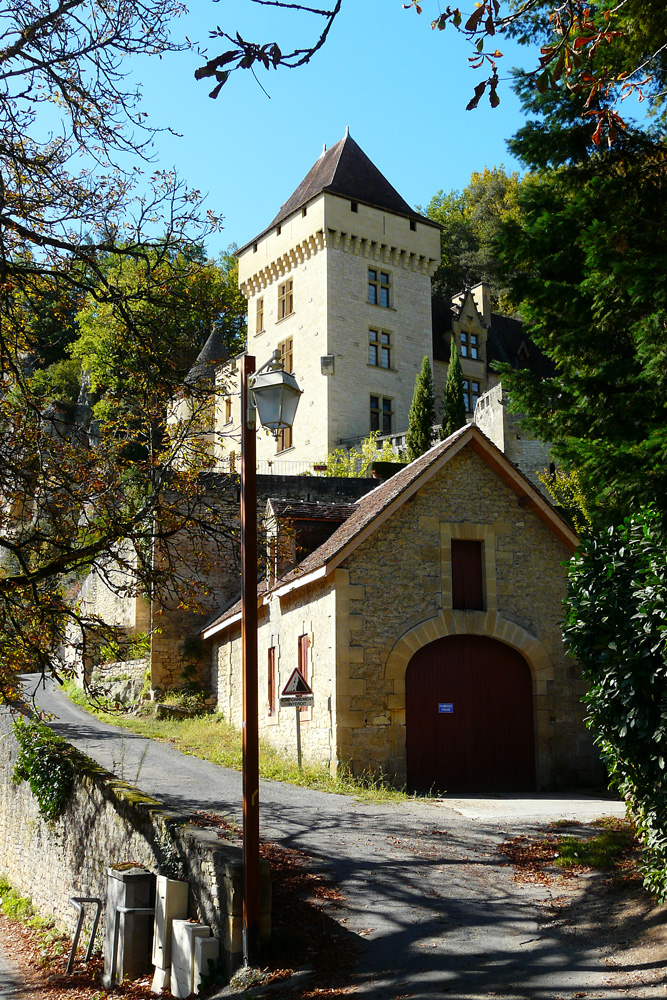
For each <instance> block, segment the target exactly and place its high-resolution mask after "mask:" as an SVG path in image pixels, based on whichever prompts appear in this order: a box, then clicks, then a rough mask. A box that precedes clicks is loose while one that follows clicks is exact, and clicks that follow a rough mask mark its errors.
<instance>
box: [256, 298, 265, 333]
mask: <svg viewBox="0 0 667 1000" xmlns="http://www.w3.org/2000/svg"><path fill="white" fill-rule="evenodd" d="M263 330H264V296H263V295H260V297H259V298H258V299H257V312H256V314H255V333H262V331H263Z"/></svg>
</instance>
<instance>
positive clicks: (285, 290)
mask: <svg viewBox="0 0 667 1000" xmlns="http://www.w3.org/2000/svg"><path fill="white" fill-rule="evenodd" d="M293 312H294V281H293V279H292V278H289V279H288V280H287V281H283V283H282V285H278V319H285V316H291V315H292V313H293Z"/></svg>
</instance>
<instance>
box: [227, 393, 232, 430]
mask: <svg viewBox="0 0 667 1000" xmlns="http://www.w3.org/2000/svg"><path fill="white" fill-rule="evenodd" d="M231 422H232V401H231V398H230V397H229V396H227V398H226V400H225V423H226V424H231Z"/></svg>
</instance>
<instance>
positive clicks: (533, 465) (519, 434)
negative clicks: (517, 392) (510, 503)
mask: <svg viewBox="0 0 667 1000" xmlns="http://www.w3.org/2000/svg"><path fill="white" fill-rule="evenodd" d="M507 403H508V400H507V397H506V395H505V394H504V393H503V387H502V385H500V384H498V385H496V386H494V387H493V389H490V390H489V391H488V392H487V393H485V394H484V395H483V396H482V397H481V399H480V400H479V401H478V403H477V406H476V407H475V423H476V424H477V426H478V427H479V429H480V430H481V431H482V432H483V433H484V434H486V436H487V437H488V438H489V440H490V441H493V443H494V444H495V446H496V448H500V450H501V451H502V452H503V453H504V454H505V455H507V457H508V458H509V460H510V462H514V464H515V465H516V466H517V468H519V469H520V470H521V471H522V472H523V474H524V476H526V478H527V479H530V481H531V483H532V484H533V485H534V486H536V487H537V489H539V490H541V491H542V492H543V493H544V492H545V488H544V485H543V484H542V483H541V482H540V480H539V478H538V475H537V473H538V472H544V473H546V472H548V471H549V466H550V463H551V454H550V451H551V449H550V446H549V445H548V444H547V443H545V442H544V441H539V440H538V439H537V438H535V437H533V435H532V434H531V433H530V432H529V431H528V430H527V429H526V426H525V423H524V421H523V420H522V418H521V415H520V414H517V413H510V412H509V409H508V405H507Z"/></svg>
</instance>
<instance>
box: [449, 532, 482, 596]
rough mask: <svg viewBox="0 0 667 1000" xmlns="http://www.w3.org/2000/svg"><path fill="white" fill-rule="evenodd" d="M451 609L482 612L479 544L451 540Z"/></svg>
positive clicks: (480, 551) (480, 545)
mask: <svg viewBox="0 0 667 1000" xmlns="http://www.w3.org/2000/svg"><path fill="white" fill-rule="evenodd" d="M452 607H453V608H457V609H459V610H461V609H462V610H467V611H483V610H484V577H483V574H482V543H481V542H477V541H470V540H468V539H457V538H453V539H452Z"/></svg>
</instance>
